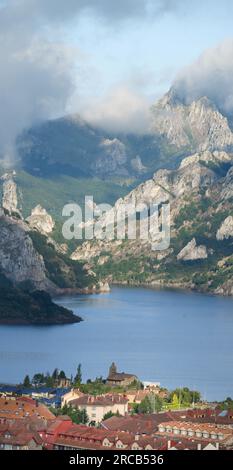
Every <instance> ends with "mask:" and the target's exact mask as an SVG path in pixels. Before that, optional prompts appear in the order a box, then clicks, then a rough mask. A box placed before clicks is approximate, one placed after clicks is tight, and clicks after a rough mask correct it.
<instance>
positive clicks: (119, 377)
mask: <svg viewBox="0 0 233 470" xmlns="http://www.w3.org/2000/svg"><path fill="white" fill-rule="evenodd" d="M135 381H136V382H139V379H138V377H137V376H136V375H133V374H125V373H124V372H117V366H116V364H115V362H113V363H112V365H111V366H110V368H109V373H108V377H107V381H106V383H107V385H111V386H113V387H116V386H118V387H127V386H129V385H130V384H132V383H133V382H135Z"/></svg>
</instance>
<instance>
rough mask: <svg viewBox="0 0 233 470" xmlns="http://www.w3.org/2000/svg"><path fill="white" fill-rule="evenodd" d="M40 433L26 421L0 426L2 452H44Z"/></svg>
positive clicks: (0, 448) (0, 447)
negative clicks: (27, 424)
mask: <svg viewBox="0 0 233 470" xmlns="http://www.w3.org/2000/svg"><path fill="white" fill-rule="evenodd" d="M42 446H43V441H42V439H41V437H40V435H39V433H38V432H37V431H35V430H33V429H30V427H28V426H26V424H25V423H24V421H22V422H17V423H13V424H12V423H10V422H7V423H4V424H0V450H42Z"/></svg>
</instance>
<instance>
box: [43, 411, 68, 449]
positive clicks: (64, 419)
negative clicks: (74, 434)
mask: <svg viewBox="0 0 233 470" xmlns="http://www.w3.org/2000/svg"><path fill="white" fill-rule="evenodd" d="M72 426H73V423H72V421H71V419H70V417H69V416H63V415H62V416H58V417H57V418H56V419H55V420H54V421H52V422H50V423H49V424H48V426H47V427H46V428H45V429H44V431H43V432H42V433H40V436H41V437H42V439H43V448H44V449H46V450H53V447H54V443H55V441H56V439H57V438H58V436H59V434H62V433H64V432H66V431H67V430H68V429H70V428H71V427H72Z"/></svg>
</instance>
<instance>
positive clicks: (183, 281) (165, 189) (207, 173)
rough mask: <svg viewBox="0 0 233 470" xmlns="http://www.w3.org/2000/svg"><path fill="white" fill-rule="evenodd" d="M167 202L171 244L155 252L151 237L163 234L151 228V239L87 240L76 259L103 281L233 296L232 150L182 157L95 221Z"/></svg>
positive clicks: (103, 222) (104, 223)
mask: <svg viewBox="0 0 233 470" xmlns="http://www.w3.org/2000/svg"><path fill="white" fill-rule="evenodd" d="M168 202H169V203H170V208H171V243H170V246H169V247H166V248H165V249H163V250H162V251H153V250H152V247H153V243H154V238H153V237H152V236H153V235H156V236H157V235H158V234H157V233H155V234H154V233H153V229H152V232H151V237H150V238H149V240H146V239H145V238H144V239H139V238H137V239H136V240H130V239H127V237H126V239H123V240H119V239H118V240H109V241H107V240H104V241H100V240H93V241H87V242H85V243H84V244H83V245H82V246H79V247H77V249H76V250H75V251H74V252H73V254H72V256H71V257H72V259H73V260H82V261H85V262H88V264H89V266H90V269H92V270H94V271H95V272H96V273H97V275H98V276H99V277H100V278H101V279H102V281H103V280H104V281H108V282H110V283H122V284H125V283H127V284H134V285H138V284H143V285H149V286H169V287H182V288H183V287H187V288H191V289H196V290H199V291H209V292H212V293H216V294H226V295H233V154H230V153H226V152H224V151H214V152H210V151H203V152H199V153H196V154H194V155H191V156H189V157H187V158H185V159H183V160H182V162H181V164H180V166H179V167H178V168H177V169H175V170H167V169H166V170H159V171H158V172H156V173H155V174H154V176H153V178H152V179H149V180H147V181H146V182H144V183H142V184H141V185H139V186H138V187H137V188H135V189H134V190H133V191H131V192H130V193H129V194H128V195H127V196H126V197H124V198H123V199H119V200H118V201H117V202H116V204H115V206H114V209H113V210H112V211H110V212H107V213H106V214H105V215H104V216H102V217H100V218H98V219H97V220H96V222H98V227H102V228H103V229H106V227H108V225H109V224H111V223H112V217H113V215H114V217H115V220H116V214H120V213H121V212H120V211H121V209H122V208H123V206H124V205H125V204H126V205H127V204H132V203H134V204H136V206H138V205H140V204H145V203H146V204H147V205H148V204H153V203H154V204H159V205H161V203H168ZM152 217H153V216H152V215H150V214H149V213H147V216H146V217H145V214H144V216H143V218H141V220H140V221H139V220H138V222H137V226H138V230H139V224H140V222H141V227H142V229H141V230H142V233H143V230H144V229H145V227H147V223H148V218H149V223H150V222H153V219H152ZM122 220H123V219H122ZM160 223H161V213H160ZM143 227H144V229H143ZM152 227H153V225H152Z"/></svg>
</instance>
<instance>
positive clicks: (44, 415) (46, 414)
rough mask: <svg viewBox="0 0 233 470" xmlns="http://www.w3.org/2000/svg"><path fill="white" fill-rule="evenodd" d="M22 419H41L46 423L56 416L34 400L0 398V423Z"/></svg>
mask: <svg viewBox="0 0 233 470" xmlns="http://www.w3.org/2000/svg"><path fill="white" fill-rule="evenodd" d="M22 418H39V419H41V420H43V421H44V422H48V421H50V420H53V419H54V418H55V416H54V415H53V413H51V411H49V409H48V408H47V407H46V406H45V405H43V404H41V403H38V402H37V401H35V400H33V399H32V398H26V397H25V398H24V397H11V398H3V397H0V423H4V422H6V421H9V420H12V421H16V420H20V419H22Z"/></svg>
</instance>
